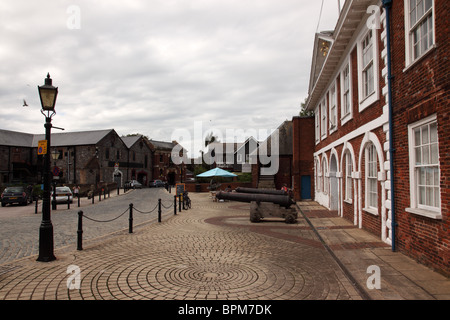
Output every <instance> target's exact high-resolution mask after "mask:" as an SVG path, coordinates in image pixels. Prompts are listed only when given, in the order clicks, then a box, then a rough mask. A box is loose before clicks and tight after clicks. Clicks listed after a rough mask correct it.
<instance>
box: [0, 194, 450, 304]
mask: <svg viewBox="0 0 450 320" xmlns="http://www.w3.org/2000/svg"><path fill="white" fill-rule="evenodd" d="M190 197H191V199H192V209H190V210H187V211H182V212H180V213H178V214H177V215H173V216H171V217H170V218H168V219H166V220H164V221H162V222H161V223H158V222H155V223H151V224H143V225H140V226H137V227H135V228H134V230H133V233H131V234H130V233H128V229H126V230H119V231H117V232H114V233H110V234H108V235H107V236H102V237H99V238H93V239H88V240H86V241H84V242H83V250H76V243H73V244H71V245H67V246H65V247H62V248H58V249H56V250H55V255H56V257H57V259H56V260H55V261H52V262H38V261H36V258H37V256H36V255H31V256H27V257H24V258H21V259H17V260H14V261H9V262H8V263H5V264H0V300H30V299H31V300H149V299H152V300H450V279H449V278H447V277H445V276H444V275H442V274H439V273H437V272H435V271H433V270H431V269H429V268H427V267H425V266H423V265H420V264H419V263H417V262H415V261H414V260H412V259H410V258H408V257H407V256H405V255H403V254H402V253H399V252H392V250H391V248H390V247H389V246H387V245H386V244H384V243H383V242H381V241H380V240H379V239H378V237H376V236H374V235H371V234H370V233H368V232H366V231H364V230H362V229H359V228H357V227H355V226H353V224H351V223H350V222H349V221H347V220H345V219H343V218H340V217H337V216H336V214H335V213H333V212H330V211H328V210H326V209H325V208H323V207H321V206H319V205H318V204H317V203H315V202H299V203H297V209H298V212H299V214H298V221H297V223H295V224H285V223H284V221H283V220H280V219H276V218H272V219H264V220H263V222H260V223H251V222H250V221H249V204H247V203H240V202H213V201H212V199H211V198H210V196H209V194H207V193H190ZM186 310H187V309H186Z"/></svg>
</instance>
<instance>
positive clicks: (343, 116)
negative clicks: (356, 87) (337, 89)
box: [340, 57, 353, 125]
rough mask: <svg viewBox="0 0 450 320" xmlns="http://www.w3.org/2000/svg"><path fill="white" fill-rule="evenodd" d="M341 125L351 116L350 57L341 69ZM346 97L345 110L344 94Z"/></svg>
mask: <svg viewBox="0 0 450 320" xmlns="http://www.w3.org/2000/svg"><path fill="white" fill-rule="evenodd" d="M346 69H348V89H347V90H345V71H346ZM340 80H341V125H344V123H346V122H347V121H349V120H350V119H352V117H353V101H352V100H353V99H352V94H353V93H352V67H351V63H350V57H349V58H348V59H347V63H346V64H345V65H344V67H343V68H342V70H341V76H340ZM346 94H347V97H348V104H349V105H348V110H345V95H346Z"/></svg>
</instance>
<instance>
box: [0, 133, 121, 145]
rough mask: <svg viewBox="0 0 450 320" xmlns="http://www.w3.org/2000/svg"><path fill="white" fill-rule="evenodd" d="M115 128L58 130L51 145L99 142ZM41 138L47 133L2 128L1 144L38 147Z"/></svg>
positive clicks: (0, 134)
mask: <svg viewBox="0 0 450 320" xmlns="http://www.w3.org/2000/svg"><path fill="white" fill-rule="evenodd" d="M113 130H114V129H107V130H93V131H80V132H62V133H61V132H57V133H52V134H51V145H52V146H55V147H61V146H80V145H93V144H97V143H98V142H99V141H100V140H101V139H103V138H104V137H105V136H106V135H107V134H109V133H110V132H111V131H113ZM40 140H45V134H31V133H23V132H17V131H9V130H2V129H0V145H3V146H15V147H27V148H36V147H37V146H38V142H39V141H40Z"/></svg>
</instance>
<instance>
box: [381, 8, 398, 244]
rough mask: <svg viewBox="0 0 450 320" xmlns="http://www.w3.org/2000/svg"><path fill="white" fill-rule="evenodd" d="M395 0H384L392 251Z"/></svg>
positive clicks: (393, 225) (393, 239)
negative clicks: (393, 25) (392, 66)
mask: <svg viewBox="0 0 450 320" xmlns="http://www.w3.org/2000/svg"><path fill="white" fill-rule="evenodd" d="M392 1H393V0H383V6H384V9H385V10H386V39H387V41H386V44H387V45H386V49H387V79H388V106H389V136H390V137H389V163H390V176H391V177H390V180H391V232H392V239H391V240H392V251H395V228H396V226H397V222H396V221H395V196H394V195H395V192H394V151H395V150H394V124H393V110H392V109H393V108H392V83H391V80H392V74H391V36H390V30H391V24H390V16H389V15H390V10H391V7H392Z"/></svg>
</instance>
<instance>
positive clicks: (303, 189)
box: [300, 176, 311, 200]
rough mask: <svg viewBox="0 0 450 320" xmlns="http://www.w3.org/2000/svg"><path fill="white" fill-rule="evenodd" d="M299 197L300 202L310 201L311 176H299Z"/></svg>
mask: <svg viewBox="0 0 450 320" xmlns="http://www.w3.org/2000/svg"><path fill="white" fill-rule="evenodd" d="M300 197H301V198H302V200H310V199H311V176H301V185H300Z"/></svg>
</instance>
